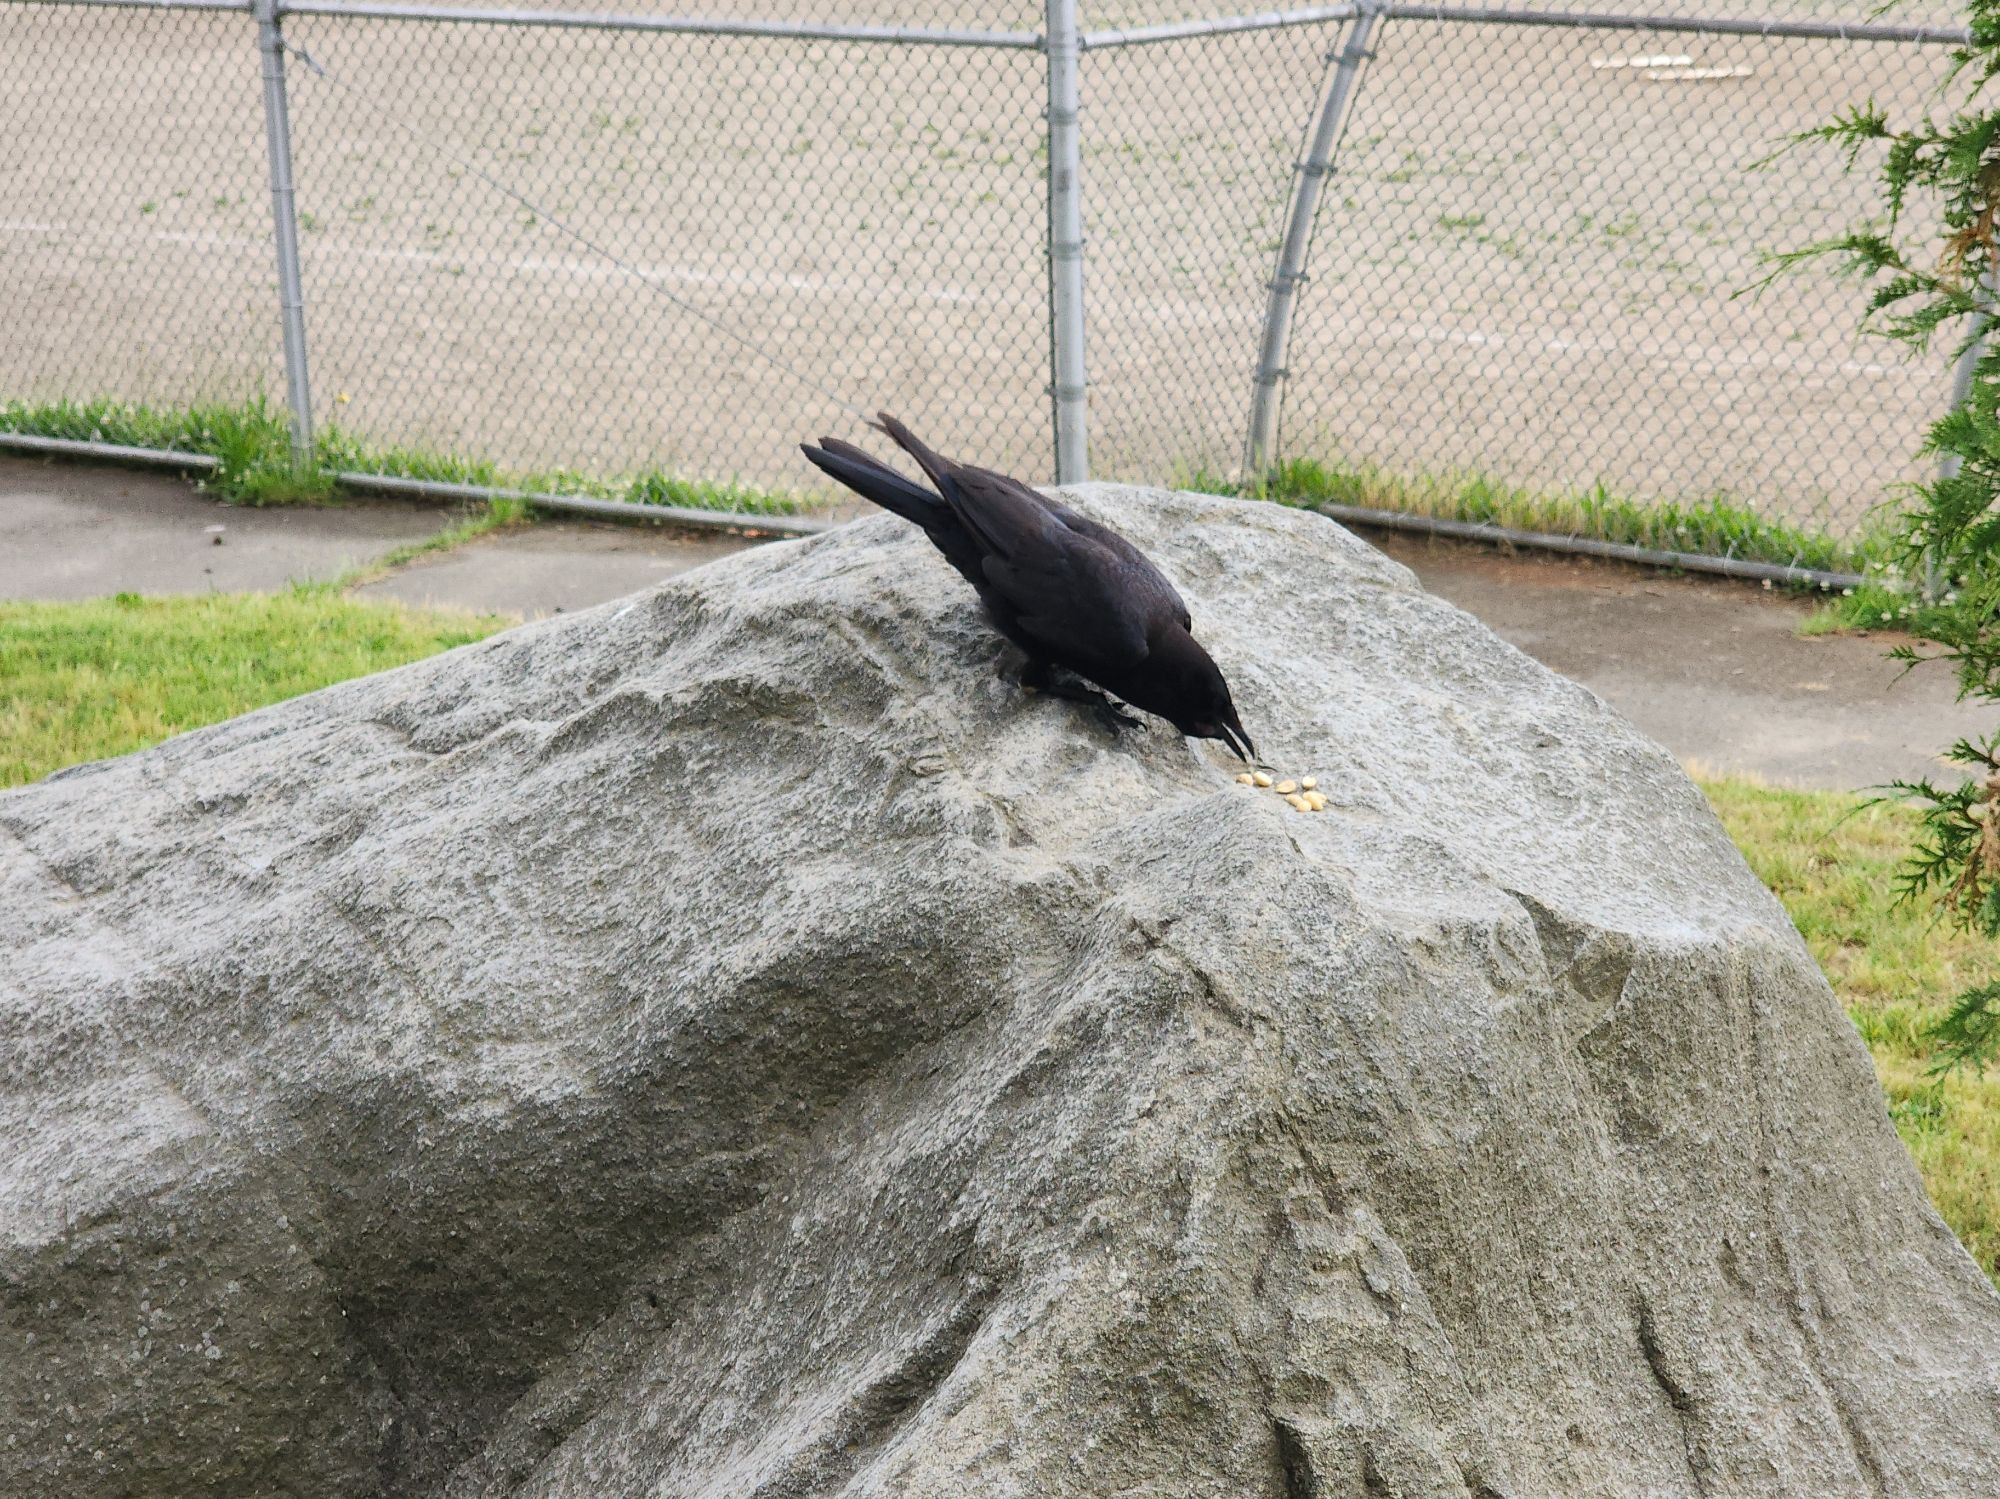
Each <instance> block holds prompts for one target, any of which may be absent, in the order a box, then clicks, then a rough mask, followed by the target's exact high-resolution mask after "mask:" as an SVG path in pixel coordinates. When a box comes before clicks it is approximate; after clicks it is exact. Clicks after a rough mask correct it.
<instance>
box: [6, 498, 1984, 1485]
mask: <svg viewBox="0 0 2000 1499" xmlns="http://www.w3.org/2000/svg"><path fill="white" fill-rule="evenodd" d="M1079 502H1080V503H1081V504H1083V506H1084V508H1086V509H1088V510H1089V511H1091V512H1092V513H1094V514H1097V515H1099V516H1101V517H1103V518H1104V519H1106V520H1109V521H1111V522H1112V523H1114V524H1116V525H1118V526H1120V527H1121V528H1123V529H1124V530H1125V531H1126V532H1127V533H1128V534H1130V535H1131V536H1133V537H1134V538H1135V539H1136V540H1138V541H1139V542H1140V543H1141V544H1142V545H1143V546H1145V547H1147V548H1148V549H1149V550H1150V551H1151V552H1152V554H1153V555H1154V556H1155V557H1157V558H1158V559H1159V560H1160V561H1161V562H1162V564H1163V565H1164V566H1165V567H1166V568H1167V569H1168V570H1169V572H1170V573H1171V574H1172V575H1173V576H1174V577H1175V578H1176V579H1178V581H1179V582H1180V584H1181V585H1182V588H1183V591H1184V592H1185V593H1186V594H1187V596H1188V598H1189V601H1190V603H1191V605H1192V607H1193V610H1194V614H1195V624H1196V630H1197V632H1198V633H1199V634H1200V635H1201V636H1202V637H1203V638H1204V639H1205V640H1207V641H1208V642H1210V643H1211V645H1212V646H1213V648H1214V650H1215V653H1216V655H1217V656H1218V658H1219V659H1220V660H1221V662H1222V664H1223V666H1224V668H1225V670H1226V671H1227V672H1228V673H1229V675H1230V678H1231V680H1232V681H1233V682H1234V683H1235V685H1236V691H1237V699H1238V702H1239V704H1240V705H1241V707H1242V710H1243V716H1244V718H1245V720H1246V721H1247V722H1248V724H1249V725H1250V728H1251V731H1252V733H1253V734H1254V735H1255V736H1256V737H1257V740H1258V743H1259V745H1260V747H1262V748H1263V749H1264V751H1265V752H1266V753H1267V754H1268V755H1269V756H1270V757H1271V759H1272V761H1273V762H1274V763H1275V764H1276V765H1278V766H1280V767H1283V768H1285V769H1289V770H1293V771H1298V772H1305V771H1316V772H1317V773H1318V775H1319V777H1320V783H1321V786H1322V787H1323V788H1324V789H1325V790H1327V791H1328V792H1330V793H1331V796H1332V801H1333V804H1332V806H1331V807H1330V808H1329V809H1328V810H1327V811H1325V812H1323V813H1317V814H1301V813H1298V812H1295V811H1293V810H1291V809H1290V808H1288V807H1287V806H1286V805H1284V804H1283V803H1282V802H1281V801H1279V800H1278V798H1277V797H1276V796H1274V795H1272V794H1271V793H1269V792H1258V791H1252V790H1250V789H1247V788H1245V787H1242V786H1239V785H1237V784H1236V783H1235V781H1234V779H1233V776H1234V773H1235V770H1236V768H1237V767H1236V766H1235V764H1234V762H1232V761H1230V760H1229V759H1227V758H1226V756H1225V755H1224V754H1223V752H1222V751H1221V749H1220V748H1219V747H1218V746H1213V745H1203V744H1191V743H1188V742H1186V741H1183V740H1182V739H1180V738H1179V737H1178V736H1176V735H1175V734H1173V733H1172V732H1170V731H1168V730H1167V729H1166V728H1165V727H1164V726H1162V725H1159V724H1157V723H1152V724H1149V726H1148V727H1147V729H1146V730H1145V731H1144V732H1142V733H1128V734H1127V735H1125V736H1124V737H1123V738H1121V739H1118V740H1116V741H1113V740H1111V739H1109V738H1108V737H1106V735H1105V734H1104V732H1103V731H1102V729H1101V728H1099V727H1098V726H1097V725H1096V724H1095V722H1094V721H1092V720H1091V719H1090V717H1089V716H1088V715H1087V714H1084V713H1082V712H1080V711H1079V710H1078V709H1076V708H1075V707H1074V706H1073V705H1071V704H1067V703H1062V702H1054V701H1046V700H1034V699H1029V698H1026V697H1024V696H1023V694H1022V693H1021V692H1020V691H1019V689H1018V688H1017V687H1015V686H1013V685H1011V684H1010V683H1009V682H1007V681H1005V680H1003V679H1002V677H1001V675H1000V673H999V667H1000V666H1001V664H1002V659H1003V655H1002V649H1001V647H1000V646H999V644H998V642H997V641H996V639H995V637H994V636H993V635H992V634H991V633H990V632H989V630H988V629H987V628H986V627H985V625H984V624H983V623H982V622H981V620H980V617H979V615H978V613H977V612H976V608H975V605H974V603H973V601H972V599H971V598H970V596H969V593H968V590H966V589H965V588H964V586H963V585H962V584H961V583H960V582H959V581H958V580H957V579H956V578H955V577H954V576H953V575H952V574H951V573H950V572H949V570H948V569H947V568H946V567H945V565H944V563H943V562H942V561H941V560H940V559H938V558H937V557H936V556H935V555H934V554H933V553H932V552H931V551H930V550H929V549H928V547H927V546H926V545H925V543H924V542H923V540H922V539H921V538H920V537H919V536H917V535H916V534H915V532H913V531H912V530H911V529H910V528H908V527H906V526H904V525H902V524H901V523H899V522H897V521H894V520H891V519H889V518H887V517H878V518H875V519H871V520H867V521H864V522H861V523H859V524H856V525H853V526H850V527H847V528H844V529H843V530H841V531H839V532H836V533H834V534H831V535H828V536H826V537H824V538H822V539H819V540H814V541H810V542H801V543H791V544H787V545H784V546H782V547H776V546H774V547H771V548H768V549H765V550H761V551H757V552H753V553H749V554H746V555H743V556H740V557H736V558H733V559H730V560H728V561H725V562H721V563H717V564H715V565H713V566H710V567H707V568H704V569H702V570H701V571H699V572H696V573H692V574H689V575H687V576H685V577H682V578H680V579H677V580H675V581H674V582H672V583H670V584H668V585H666V586H664V587H661V588H659V589H657V590H655V591H653V592H651V593H648V594H644V595H640V596H637V597H634V598H631V599H628V600H623V601H620V602H618V603H615V604H610V605H607V606H605V607H603V608H601V609H596V610H593V611H591V612H590V613H587V614H581V615H575V616H570V617H565V618H559V619H555V620H552V621H546V622H543V623H539V624H533V625H528V626H524V627H522V628H519V629H515V630H510V631H508V632H507V633H505V634H503V635H500V636H497V637H495V638H493V639H491V640H488V641H486V642H484V643H482V644H479V645H474V646H469V647H466V648H465V649H463V650H459V651H454V652H452V653H451V654H450V655H447V656H443V657H439V658H437V659H435V660H431V661H426V662H423V663H421V664H419V665H415V666H411V667H407V668H405V669H403V670H400V671H395V672H390V673H387V674H385V675H383V676H379V677H374V678H370V679H367V680H364V681H357V682H351V683H347V684H345V685H343V686H339V687H335V688H331V689H329V690H327V691H325V692H320V693H315V694H313V695H312V696H310V697H305V698H301V699H298V700H297V701H294V702H290V703H286V704H283V705H281V706H278V707H275V708H271V709H267V710H265V711H263V712H260V713H255V714H251V715H250V716H248V717H246V718H242V719H238V720H236V721H234V722H231V723H227V724H223V725H220V726H218V727H215V728H212V729H208V730H204V731H202V732H200V733H195V734H189V735H187V736H185V737H183V738H180V739H177V740H174V741H172V742H170V743H168V744H166V745H164V746H162V747H161V748H159V749H156V750H152V751H149V752H147V753H144V754H140V755H134V756H130V757H128V758H126V759H123V760H118V761H113V762H108V763H105V764H101V765H95V766H89V767H85V768H83V769H80V770H76V771H71V772H68V773H65V774H63V775H60V776H57V777H54V778H52V779H51V780H49V781H48V782H45V783H43V784H41V785H37V786H32V787H28V788H25V789H22V790H18V791H15V792H11V793H8V794H6V795H0V1048H4V1050H0V1069H4V1070H0V1086H4V1097H0V1144H4V1147H5V1148H4V1152H3V1153H0V1298H4V1300H0V1316H4V1321H0V1492H3V1493H6V1494H9V1495H13V1494H21V1495H31V1494H32V1495H52V1496H53V1495H62V1496H66V1499H84V1496H107V1495H145V1496H178V1495H194V1494H202V1495H228V1496H235V1495H244V1496H247V1495H267V1494H294V1495H311V1496H321V1495H324V1496H341V1499H356V1496H368V1495H385V1496H397V1499H404V1496H427V1495H439V1496H445V1495H449V1496H467V1499H469V1496H474V1495H522V1496H526V1495H550V1496H553V1495H567V1496H602V1495H638V1494H645V1495H658V1496H689V1499H693V1496H703V1499H725V1496H727V1499H743V1496H763V1499H778V1496H830V1495H844V1496H862V1495H870V1496H876V1495H879V1496H892V1495H894V1496H935V1499H956V1496H962V1495H971V1494H977V1495H1021V1496H1049V1495H1079V1496H1083V1495H1088V1496H1111V1495H1133V1496H1137V1495H1148V1496H1157V1499H1192V1496H1197V1495H1203V1496H1207V1495H1213V1496H1218V1499H1220V1496H1228V1499H1243V1496H1246V1495H1271V1496H1290V1499H1304V1496H1308V1495H1319V1496H1334V1495H1348V1494H1353V1495H1397V1496H1405V1499H1416V1496H1447V1495H1449V1496H1454V1499H1466V1496H1480V1499H1492V1496H1495V1495H1507V1496H1515V1499H1530V1496H1543V1495H1549V1496H1554V1495H1576V1494H1585V1493H1589V1494H1600V1495H1630V1496H1645V1499H1660V1496H1672V1495H1725V1494H1726V1495H1786V1496H1800V1495H1808V1496H1814V1499H1827V1496H1837V1495H1850V1494H1852V1495H1936V1496H1952V1499H1964V1496H1969V1495H1974V1494H1990V1493H1994V1492H1995V1491H1996V1484H1997V1483H2000V1479H1996V1474H2000V1404H1996V1402H2000V1299H1996V1297H1995V1295H1994V1293H1993V1292H1992V1291H1991V1289H1990V1288H1989V1287H1988V1286H1987V1284H1986V1282H1985V1281H1984V1279H1983V1278H1982V1277H1981V1275H1980V1274H1979V1272H1978V1270H1977V1269H1976V1267H1975V1266H1974V1265H1973V1264H1972V1262H1971V1261H1970V1259H1969V1258H1968V1257H1967V1256H1966V1254H1965V1253H1964V1251H1963V1250H1962V1249H1961V1248H1960V1247H1959V1246H1958V1244H1957V1243H1955V1242H1954V1241H1953V1239H1952V1237H1951V1235H1950V1234H1949V1233H1948V1232H1947V1231H1946V1230H1945V1228H1944V1226H1943V1225H1942V1224H1941V1223H1940V1222H1939V1220H1938V1218H1937V1216H1936V1214H1935V1213H1933V1212H1932V1210H1931V1209H1930V1207H1929V1206H1928V1205H1927V1204H1926V1202H1925V1200H1924V1196H1923V1192H1922V1190H1921V1188H1920V1186H1919V1184H1918V1181H1917V1177H1916V1173H1915V1172H1914V1170H1913V1169H1912V1168H1911V1164H1910V1161H1909V1159H1908V1157H1907V1156H1906V1155H1905V1154H1904V1152H1903V1150H1902V1148H1901V1146H1900V1145H1899V1144H1898V1142H1897V1140H1896V1137H1895V1135H1894V1133H1893V1132H1892V1130H1891V1128H1890V1125H1889V1122H1888V1120H1887V1119H1886V1118H1885V1116H1884V1112H1883V1105H1882V1099H1881V1095H1880V1092H1879V1090H1878V1088H1877V1086H1876V1083H1875V1079H1874V1077H1873V1075H1872V1072H1871V1070H1870V1067H1869V1062H1868V1058H1867V1055H1866V1053H1865V1052H1864V1050H1863V1048H1862V1046H1861V1043H1860V1042H1859V1040H1858V1039H1857V1038H1856V1036H1855V1034H1854V1031H1853V1029H1852V1027H1851V1026H1850V1025H1849V1024H1848V1022H1847V1021H1846V1019H1845V1018H1844V1017H1843V1016H1842V1015H1841V1013H1840V1010H1839V1009H1838V1007H1837V1006H1836V1005H1835V1003H1834V1000H1833V998H1832V996H1831V995H1830V994H1829V992H1828V990H1827V986H1826V984H1825V983H1824V982H1823V980H1822V979H1821V977H1820V975H1819V973H1818V972H1817V971H1816V970H1815V968H1814V966H1813V964H1812V962H1811V960H1810V959H1809V957H1808V956H1807V954H1806V952H1805V950H1804V948H1803V947H1802V946H1801V945H1800V942H1799V939H1798V937H1797V935H1796V934H1795V933H1794V932H1793V930H1792V928H1791V926H1790V924H1789V923H1788V922H1787V920H1786V918H1785V915H1784V912H1783V911H1782V910H1781V909H1780V908H1779V907H1778V905H1777V904H1776V903H1775V902H1774V901H1773V900H1772V899H1771V897H1770V896H1769V895H1768V894H1767V893H1766V892H1765V891H1764V890H1763V889H1761V888H1760V887H1759V886H1758V884H1757V882H1756V881H1755V880H1754V879H1753V878H1752V877H1751V875H1750V873H1749V871H1748V870H1747V869H1746V868H1745V867H1744V865H1743V863H1742V861H1741V860H1740V859H1739V858H1738V857H1737V854H1736V852H1735V851H1734V850H1733V849H1732V848H1731V847H1730V844H1729V842H1728V840H1727V839H1726V838H1725V837H1724V835H1723V832H1722V830H1721V828H1720V827H1719V826H1718V825H1717V823H1716V821H1715V818H1714V817H1713V816H1712V815H1711V814H1710V812H1709V810H1708V808H1707V806H1706V805H1705V804H1704V802H1703V800H1702V798H1701V796H1700V795H1699V794H1698V793H1697V792H1696V790H1695V789H1694V788H1693V787H1692V786H1691V785H1690V784H1689V783H1688V781H1687V779H1686V778H1685V777H1684V776H1683V775H1682V774H1681V772H1680V770H1679V769H1678V768H1677V767H1676V766H1675V765H1674V763H1673V762H1672V761H1671V760H1670V759H1669V758H1668V757H1667V756H1666V755H1665V754H1664V753H1663V752H1662V751H1660V750H1659V749H1658V748H1656V747H1655V746H1653V745H1652V744H1650V743H1648V742H1646V741H1645V740H1643V739H1641V738H1640V737H1639V736H1638V735H1637V734H1636V733H1634V732H1633V731H1632V730H1631V729H1630V728H1629V727H1628V726H1626V725H1625V724H1624V723H1623V722H1621V721H1620V720H1619V719H1618V718H1617V717H1616V716H1614V715H1613V714H1612V713H1610V712H1609V711H1608V710H1607V709H1606V708H1605V707H1604V705H1603V704H1602V703H1600V702H1599V701H1598V700H1597V699H1596V698H1594V697H1593V696H1591V694H1590V693H1588V692H1586V691H1584V690H1583V689H1582V688H1580V687H1577V686H1575V685H1573V684H1571V683H1569V682H1566V681H1563V680H1562V679H1560V678H1558V677H1556V676H1554V675H1552V674H1551V673H1549V672H1548V671H1546V670H1544V669H1542V668H1541V667H1540V666H1538V665H1536V664H1535V663H1534V662H1532V661H1530V660H1529V659H1527V658H1526V657H1525V656H1522V655H1520V654H1519V653H1518V652H1516V651H1514V650H1512V649H1511V648H1509V647H1508V646H1506V645H1504V644H1502V643H1501V642H1500V641H1498V640H1496V639H1495V638H1494V637H1493V636H1492V635H1490V634H1488V633H1487V632H1486V631H1485V630H1484V629H1482V628H1481V627H1480V626H1479V625H1478V624H1477V623H1476V622H1474V621H1473V620H1472V619H1470V618H1468V617H1467V616H1466V615H1464V614H1461V613H1460V612H1458V611H1457V610H1455V609H1453V608H1451V607H1450V606H1448V605H1446V604H1443V603H1441V602H1439V601H1438V600H1436V599H1433V598H1430V597H1428V596H1426V595H1425V594H1423V593H1422V592H1420V591H1419V590H1418V589H1417V588H1416V587H1415V586H1414V584H1413V582H1412V580H1411V578H1410V576H1409V574H1408V573H1406V572H1405V571H1404V570H1403V569H1402V568H1400V567H1397V566H1394V565H1393V564H1391V563H1389V562H1388V561H1386V560H1384V559H1383V558H1381V557H1380V556H1378V555H1377V554H1375V553H1374V552H1372V551H1371V550H1370V549H1369V548H1367V547H1366V546H1364V545H1362V544H1361V543H1360V542H1358V541H1356V540H1355V539H1354V538H1353V537H1351V536H1349V535H1348V534H1347V533H1346V532H1345V531H1343V530H1341V529H1340V528H1339V527H1337V526H1335V525H1333V524H1331V523H1330V522H1328V521H1326V520H1323V519H1320V518H1317V517H1315V516H1311V515H1306V514H1300V513H1296V512H1292V511H1287V510H1284V509H1280V508H1278V507H1275V506H1264V505H1252V504H1242V503H1237V502H1234V501H1229V500H1220V499H1211V498H1206V497H1202V496H1194V495H1171V496H1169V495H1163V494H1160V493H1157V492H1143V491H1132V490H1119V489H1112V488H1093V489H1090V490H1088V491H1085V492H1083V494H1082V497H1081V499H1080V501H1079Z"/></svg>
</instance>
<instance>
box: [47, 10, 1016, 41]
mask: <svg viewBox="0 0 2000 1499" xmlns="http://www.w3.org/2000/svg"><path fill="white" fill-rule="evenodd" d="M57 3H67V0H57ZM97 3H107V4H116V3H119V0H97ZM278 14H279V15H281V16H336V17H338V16H345V17H347V18H349V19H354V20H371V21H444V22H456V23H457V24H459V25H470V26H553V27H562V28H569V29H573V30H585V31H665V32H677V33H680V34H682V35H690V36H761V37H772V38H787V39H793V40H805V41H826V42H890V43H898V44H901V45H903V46H927V47H1007V48H1018V49H1025V50H1035V49H1038V48H1039V47H1040V46H1041V45H1042V38H1041V35H1040V33H1038V32H1033V31H973V30H953V29H949V28H938V27H926V26H864V25H845V24H840V23H835V22H825V23H821V22H812V21H739V20H732V19H730V18H729V17H727V16H633V15H615V14H608V13H600V12H592V11H562V10H508V9H504V8H487V7H471V6H457V5H398V4H392V3H377V0H278Z"/></svg>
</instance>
